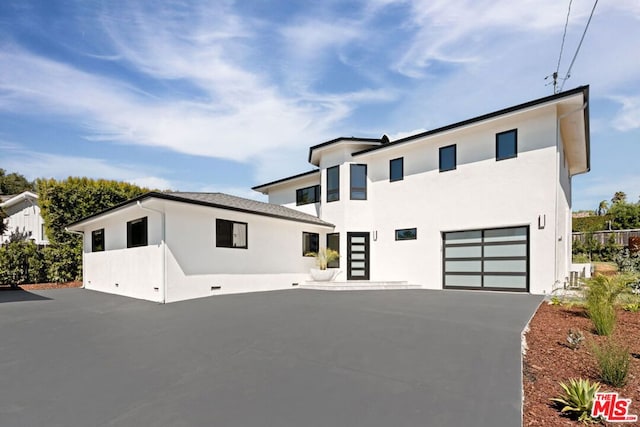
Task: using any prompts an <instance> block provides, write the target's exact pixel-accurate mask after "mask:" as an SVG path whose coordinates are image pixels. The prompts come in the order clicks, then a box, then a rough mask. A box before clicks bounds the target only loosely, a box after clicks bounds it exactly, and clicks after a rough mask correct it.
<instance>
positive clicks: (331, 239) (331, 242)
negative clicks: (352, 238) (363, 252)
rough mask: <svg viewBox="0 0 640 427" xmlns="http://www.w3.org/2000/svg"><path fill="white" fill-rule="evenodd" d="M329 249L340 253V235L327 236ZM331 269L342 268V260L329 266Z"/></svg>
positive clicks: (331, 234)
mask: <svg viewBox="0 0 640 427" xmlns="http://www.w3.org/2000/svg"><path fill="white" fill-rule="evenodd" d="M327 248H329V249H333V250H334V251H336V252H338V253H340V233H330V234H327ZM327 267H329V268H340V258H338V259H337V260H335V261H331V262H330V263H328V264H327Z"/></svg>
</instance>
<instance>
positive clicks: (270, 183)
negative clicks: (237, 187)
mask: <svg viewBox="0 0 640 427" xmlns="http://www.w3.org/2000/svg"><path fill="white" fill-rule="evenodd" d="M316 172H320V169H313V170H310V171H307V172H302V173H299V174H296V175H291V176H288V177H286V178H281V179H277V180H275V181H271V182H267V183H266V184H260V185H256V186H255V187H251V189H252V190H255V191H259V192H261V193H262V191H260V189H261V188H265V187H270V186H272V185H276V184H281V183H283V182H286V181H293V180H294V179H297V178H302V177H304V176H311V175H313V174H315V173H316ZM263 194H264V193H263Z"/></svg>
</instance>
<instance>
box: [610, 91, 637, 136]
mask: <svg viewBox="0 0 640 427" xmlns="http://www.w3.org/2000/svg"><path fill="white" fill-rule="evenodd" d="M613 99H614V100H615V101H617V102H619V103H620V104H621V105H622V108H621V110H620V112H619V114H618V115H617V117H616V118H615V119H614V121H613V127H614V128H615V129H617V130H619V131H621V132H626V131H629V130H633V129H640V96H617V97H613Z"/></svg>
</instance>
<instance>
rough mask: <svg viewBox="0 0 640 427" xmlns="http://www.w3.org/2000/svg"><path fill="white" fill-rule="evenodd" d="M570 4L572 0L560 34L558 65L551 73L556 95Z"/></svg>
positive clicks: (570, 0) (571, 1)
mask: <svg viewBox="0 0 640 427" xmlns="http://www.w3.org/2000/svg"><path fill="white" fill-rule="evenodd" d="M571 3H573V0H569V9H568V10H567V19H566V20H565V21H564V32H563V33H562V44H561V45H560V55H558V65H557V66H556V72H555V73H553V93H557V86H558V72H559V71H560V61H561V60H562V51H563V50H564V40H565V38H566V37H567V27H568V26H569V15H570V14H571Z"/></svg>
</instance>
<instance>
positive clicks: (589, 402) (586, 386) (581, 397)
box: [551, 378, 600, 423]
mask: <svg viewBox="0 0 640 427" xmlns="http://www.w3.org/2000/svg"><path fill="white" fill-rule="evenodd" d="M560 387H562V390H564V395H562V396H560V397H554V398H553V399H551V401H552V402H555V403H556V404H557V405H558V406H562V408H561V409H560V412H568V413H570V414H571V415H573V416H574V417H577V418H578V421H581V422H583V423H586V422H588V421H591V420H592V418H591V408H592V407H593V401H594V399H595V397H596V393H597V392H598V390H600V383H599V382H593V383H592V382H590V381H589V380H585V379H582V378H577V379H575V378H571V379H570V380H569V384H565V383H560Z"/></svg>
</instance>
